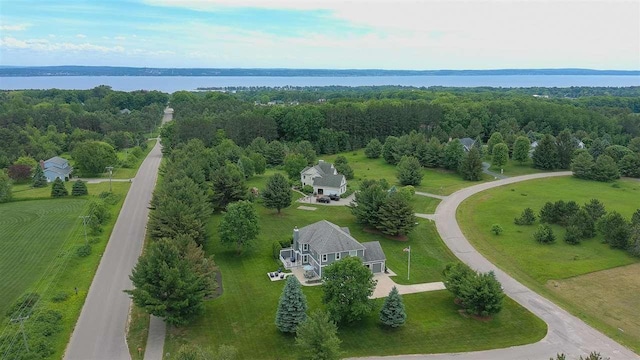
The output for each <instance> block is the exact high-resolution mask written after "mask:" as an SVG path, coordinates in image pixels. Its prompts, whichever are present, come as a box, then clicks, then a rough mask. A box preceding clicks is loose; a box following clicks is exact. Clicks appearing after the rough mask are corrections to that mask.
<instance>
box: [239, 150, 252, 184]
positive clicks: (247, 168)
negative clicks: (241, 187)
mask: <svg viewBox="0 0 640 360" xmlns="http://www.w3.org/2000/svg"><path fill="white" fill-rule="evenodd" d="M238 168H239V169H240V170H241V171H242V173H243V174H244V178H245V179H249V178H251V177H252V176H253V175H254V174H255V173H256V168H255V166H254V165H253V160H251V158H250V157H248V156H245V155H242V156H240V159H239V160H238Z"/></svg>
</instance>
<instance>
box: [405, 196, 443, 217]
mask: <svg viewBox="0 0 640 360" xmlns="http://www.w3.org/2000/svg"><path fill="white" fill-rule="evenodd" d="M438 204H440V200H439V199H436V198H432V197H428V196H422V195H413V198H411V205H412V206H413V211H415V212H417V213H418V214H433V213H435V212H436V208H437V207H438Z"/></svg>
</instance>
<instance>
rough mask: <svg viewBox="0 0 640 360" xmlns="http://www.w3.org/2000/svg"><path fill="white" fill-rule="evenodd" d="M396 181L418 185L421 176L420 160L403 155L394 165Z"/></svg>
mask: <svg viewBox="0 0 640 360" xmlns="http://www.w3.org/2000/svg"><path fill="white" fill-rule="evenodd" d="M396 171H397V174H396V176H397V177H398V182H400V184H401V185H403V186H404V185H414V186H417V185H420V182H421V181H422V177H423V176H424V174H423V173H422V166H421V165H420V161H418V159H417V158H415V157H413V156H403V157H402V160H400V162H399V163H398V166H396Z"/></svg>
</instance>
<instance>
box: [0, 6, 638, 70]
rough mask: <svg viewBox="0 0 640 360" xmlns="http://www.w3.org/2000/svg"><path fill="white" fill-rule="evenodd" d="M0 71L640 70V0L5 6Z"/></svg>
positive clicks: (0, 12)
mask: <svg viewBox="0 0 640 360" xmlns="http://www.w3.org/2000/svg"><path fill="white" fill-rule="evenodd" d="M0 65H111V66H145V67H245V68H246V67H266V68H274V67H287V68H383V69H496V68H563V67H581V68H595V69H640V1H592V0H588V1H578V0H566V1H524V0H515V1H501V0H493V1H482V0H480V1H467V2H461V1H444V0H441V1H438V0H433V1H432V0H425V1H418V0H413V1H409V0H396V1H380V0H378V1H363V0H352V1H345V0H342V1H337V0H322V1H316V0H287V1H280V0H138V1H136V0H122V1H120V0H111V1H99V0H92V1H73V0H67V1H58V0H38V1H28V0H0Z"/></svg>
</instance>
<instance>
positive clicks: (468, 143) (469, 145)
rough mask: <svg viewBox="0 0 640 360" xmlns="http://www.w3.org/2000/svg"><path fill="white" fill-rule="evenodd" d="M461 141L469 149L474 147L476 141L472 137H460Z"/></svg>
mask: <svg viewBox="0 0 640 360" xmlns="http://www.w3.org/2000/svg"><path fill="white" fill-rule="evenodd" d="M460 142H461V143H462V145H463V146H464V147H465V148H466V149H467V150H471V148H472V147H473V145H474V144H475V143H476V141H475V140H473V139H472V138H468V137H466V138H462V139H460Z"/></svg>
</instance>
